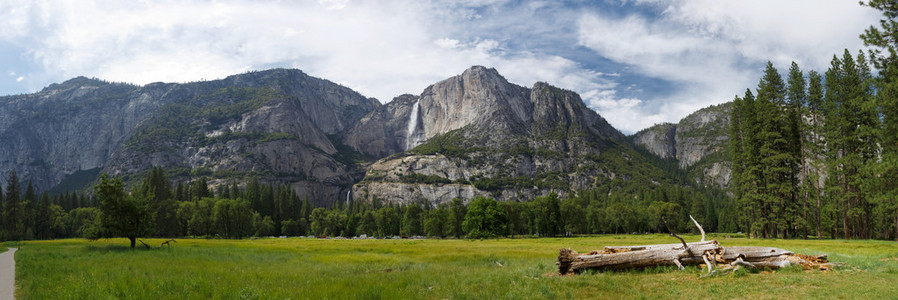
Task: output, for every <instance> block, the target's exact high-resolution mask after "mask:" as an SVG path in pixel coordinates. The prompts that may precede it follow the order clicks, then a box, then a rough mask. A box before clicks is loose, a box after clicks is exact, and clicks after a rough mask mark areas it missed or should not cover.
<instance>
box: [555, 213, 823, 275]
mask: <svg viewBox="0 0 898 300" xmlns="http://www.w3.org/2000/svg"><path fill="white" fill-rule="evenodd" d="M690 219H692V221H693V222H695V225H696V226H698V228H699V230H700V231H701V232H702V241H701V242H695V243H686V242H685V241H684V240H683V239H682V238H680V237H679V236H677V235H676V234H674V233H673V232H671V234H670V235H671V236H673V237H677V238H679V239H680V241H681V243H679V244H659V245H640V246H607V247H605V248H604V249H602V250H593V251H590V252H588V253H586V254H579V253H577V252H576V251H573V250H571V249H561V251H560V252H559V253H558V272H559V273H560V274H561V275H565V274H569V273H574V274H577V273H580V272H582V271H583V270H621V269H639V268H648V267H657V266H667V265H670V266H677V267H678V268H679V269H683V266H687V265H703V266H706V267H707V268H708V273H707V274H706V275H710V274H713V273H715V272H716V271H717V270H715V269H714V268H717V269H720V270H735V269H738V268H740V267H746V268H766V269H774V270H775V269H779V268H783V267H786V266H789V265H791V264H798V265H801V266H802V267H804V268H805V269H806V270H810V269H818V270H831V269H832V265H831V264H829V262H828V261H827V260H826V255H817V256H809V255H802V254H794V253H792V252H791V251H788V250H783V249H779V248H771V247H722V246H720V244H719V243H718V242H717V241H715V240H711V241H704V229H702V228H701V225H699V224H698V222H696V221H695V219H693V218H692V216H690ZM665 223H666V222H665Z"/></svg>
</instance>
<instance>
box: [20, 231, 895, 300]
mask: <svg viewBox="0 0 898 300" xmlns="http://www.w3.org/2000/svg"><path fill="white" fill-rule="evenodd" d="M687 240H690V241H695V240H698V238H695V237H687ZM718 241H720V242H721V244H722V245H723V246H737V245H738V246H741V245H766V246H773V247H780V248H784V249H788V250H792V251H795V252H798V253H804V254H820V253H827V254H829V256H830V260H831V261H836V262H844V263H846V264H848V265H850V267H842V268H839V269H837V270H836V271H834V272H826V273H822V272H816V271H814V272H805V271H801V270H798V269H787V270H781V271H777V272H774V273H766V272H765V273H744V272H743V273H734V274H732V273H731V274H728V275H723V276H717V277H709V278H699V274H700V270H699V269H698V268H697V267H692V268H688V269H687V270H685V271H676V270H675V269H672V268H660V269H657V270H646V271H630V272H607V273H590V274H581V275H576V276H557V275H555V274H554V272H557V271H556V267H555V259H556V256H557V255H558V249H560V248H562V247H569V248H572V249H574V250H577V251H579V252H586V251H588V250H592V249H600V248H601V247H602V246H606V245H636V244H656V243H672V242H675V240H674V239H673V238H670V237H667V236H663V235H636V236H601V237H588V238H562V239H548V238H544V239H501V240H484V241H470V240H312V239H293V238H291V239H276V238H273V239H260V240H190V239H181V240H178V243H177V244H175V246H174V247H172V248H171V249H152V250H146V249H135V250H131V249H128V248H127V240H125V239H114V240H105V241H104V240H101V241H95V242H89V241H85V240H59V241H37V242H28V243H24V244H22V245H20V248H19V251H18V252H17V253H16V283H17V285H18V290H17V293H16V294H17V297H18V298H19V299H48V298H52V299H107V298H110V299H112V298H114V299H191V298H192V299H208V298H213V299H286V298H293V299H303V298H314V299H325V298H330V299H346V298H361V299H380V298H386V299H397V298H402V299H409V298H431V299H445V298H449V299H494V298H512V299H519V298H628V299H629V298H682V299H690V298H705V299H706V298H720V297H722V298H749V299H756V298H762V299H772V298H890V297H895V295H898V285H896V284H895V282H898V244H896V243H895V242H889V241H841V240H834V241H800V240H748V239H732V238H731V239H718ZM160 242H161V240H147V243H149V244H152V245H159V243H160Z"/></svg>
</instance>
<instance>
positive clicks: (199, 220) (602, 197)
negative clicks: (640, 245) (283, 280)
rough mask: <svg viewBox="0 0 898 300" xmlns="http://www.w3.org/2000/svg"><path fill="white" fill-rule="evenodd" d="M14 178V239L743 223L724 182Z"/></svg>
mask: <svg viewBox="0 0 898 300" xmlns="http://www.w3.org/2000/svg"><path fill="white" fill-rule="evenodd" d="M7 185H8V186H9V187H10V188H9V189H8V193H7V196H6V199H5V200H4V201H3V203H4V205H3V206H2V207H3V208H4V209H3V212H4V213H3V214H2V216H3V220H4V222H6V223H3V224H4V227H3V228H4V230H3V231H2V232H0V234H2V235H3V236H2V237H3V239H10V240H20V239H51V238H64V237H87V238H104V237H127V238H129V239H131V243H132V246H133V245H134V243H135V239H136V238H138V237H181V236H195V237H221V238H243V237H249V236H281V235H285V236H305V235H315V236H345V237H353V236H360V235H363V234H364V235H368V236H398V235H401V236H429V237H441V238H445V237H454V238H463V237H469V238H484V237H495V236H517V235H530V236H564V235H573V234H595V233H634V232H638V233H644V232H666V228H665V227H664V225H663V223H662V222H663V220H669V222H670V223H671V224H673V226H674V227H675V228H677V229H676V230H678V231H681V232H683V231H689V230H692V228H693V227H692V226H691V224H689V223H688V215H689V214H691V215H693V216H695V217H696V218H697V219H699V221H700V222H702V224H704V225H705V228H706V229H708V230H711V231H714V230H724V231H736V230H737V229H738V228H737V227H734V226H735V223H733V222H728V221H727V219H729V218H732V217H733V216H728V215H727V214H725V213H718V212H732V211H733V209H732V208H731V207H727V204H726V203H728V202H727V201H722V200H721V199H726V197H725V196H724V195H723V194H722V193H721V192H719V191H717V192H713V191H710V192H700V191H696V190H694V189H691V188H685V187H677V186H657V187H654V188H653V189H649V190H646V191H645V192H642V193H638V194H636V195H632V194H629V193H611V192H609V191H608V190H598V189H597V190H593V191H586V192H581V193H579V195H578V196H576V197H572V198H569V199H560V198H559V197H557V196H556V195H555V194H551V195H548V196H545V197H537V198H535V199H531V200H530V201H527V202H498V201H496V200H493V199H490V198H485V197H479V198H475V199H472V200H471V201H470V202H469V203H467V204H466V203H465V202H464V201H463V200H461V199H454V200H452V201H451V202H449V203H442V204H439V205H435V206H434V205H429V204H428V203H427V202H424V201H422V202H420V203H413V204H406V205H400V204H383V203H381V202H380V201H374V202H373V203H368V202H350V203H348V204H347V203H336V204H335V205H334V206H333V207H313V206H312V205H311V204H310V201H309V199H300V198H299V197H298V196H297V195H296V192H295V191H294V190H293V189H292V188H290V187H288V186H286V185H280V184H262V183H259V182H258V181H255V180H253V181H249V182H247V183H245V184H243V185H242V186H243V187H242V188H241V187H240V186H238V184H237V183H232V184H230V185H221V186H220V187H219V188H218V189H217V190H214V191H213V190H210V189H209V185H208V184H207V182H206V180H205V179H202V178H201V179H197V180H195V181H194V182H191V183H189V184H187V183H177V184H173V183H172V182H171V181H170V180H169V179H168V178H167V176H166V175H165V172H164V170H163V169H161V168H158V167H156V168H153V169H151V170H150V172H149V173H148V174H147V175H146V177H145V178H144V179H143V180H141V181H140V182H138V183H135V184H133V185H132V186H131V187H130V189H128V190H126V188H125V184H124V182H123V181H122V179H121V178H110V177H109V176H107V175H105V174H103V175H101V177H100V179H99V181H98V183H97V184H96V185H95V186H94V189H93V193H92V195H93V196H91V197H86V196H81V195H77V194H67V195H61V196H56V197H50V196H48V195H47V194H46V193H44V194H43V195H41V197H35V196H34V193H33V189H31V188H27V189H26V191H25V192H24V194H22V193H20V191H19V190H18V186H19V183H18V177H17V176H16V174H15V173H14V172H13V173H11V174H10V177H9V180H8V184H7ZM19 199H21V200H19ZM16 207H17V208H18V209H14V208H16ZM12 220H18V221H15V222H13V221H12ZM718 224H721V225H720V226H718ZM727 226H729V227H727Z"/></svg>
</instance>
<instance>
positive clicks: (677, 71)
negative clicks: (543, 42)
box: [578, 0, 877, 132]
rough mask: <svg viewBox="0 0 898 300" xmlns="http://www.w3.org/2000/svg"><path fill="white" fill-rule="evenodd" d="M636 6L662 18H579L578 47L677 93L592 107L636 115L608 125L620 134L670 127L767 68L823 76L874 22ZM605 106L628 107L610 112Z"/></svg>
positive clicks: (671, 4) (700, 2)
mask: <svg viewBox="0 0 898 300" xmlns="http://www.w3.org/2000/svg"><path fill="white" fill-rule="evenodd" d="M636 3H637V5H640V6H644V7H647V8H649V9H656V10H658V11H660V12H661V13H660V17H659V18H654V19H646V18H645V17H644V16H643V15H641V14H637V13H633V14H630V15H626V16H623V17H619V16H609V15H603V14H600V13H585V14H583V15H582V16H581V17H580V19H579V20H578V25H579V31H578V34H579V43H580V44H581V45H583V46H585V47H588V48H590V49H592V50H594V51H596V52H597V53H599V54H600V55H602V56H604V57H606V58H609V59H612V60H614V61H617V62H621V63H624V64H627V65H630V66H632V67H633V68H634V70H635V71H636V72H637V73H640V74H643V75H646V76H648V77H651V78H660V79H663V80H665V81H669V82H672V84H673V85H675V86H677V89H676V90H673V91H670V93H669V94H667V95H661V96H658V97H657V98H655V99H652V101H644V102H639V103H636V104H634V102H633V101H629V99H617V100H614V99H615V98H614V93H606V94H604V97H603V98H602V99H604V100H602V101H600V102H597V103H596V104H595V106H594V107H595V108H597V109H598V110H599V111H602V112H605V111H607V112H609V113H610V114H616V113H619V112H630V113H632V114H633V115H638V116H642V117H641V118H631V119H625V120H620V121H614V122H611V123H612V124H614V125H616V126H618V127H619V128H621V129H622V130H623V131H625V132H634V131H637V130H639V129H641V128H645V127H647V126H650V125H652V124H654V123H659V122H676V121H678V120H679V118H682V117H683V116H685V115H686V114H688V113H690V112H692V111H695V110H696V109H699V108H702V107H706V106H708V105H712V104H717V103H722V102H725V101H729V100H731V99H732V98H733V96H734V95H736V94H740V93H741V92H740V91H743V90H744V89H745V88H750V87H754V86H756V85H757V81H758V78H759V76H760V72H761V68H762V67H763V63H765V62H766V61H771V62H773V63H774V64H775V65H776V66H778V67H779V68H781V71H785V69H786V68H788V66H789V64H791V62H792V61H795V62H797V63H799V65H800V66H801V67H803V68H804V69H805V70H808V69H815V70H819V71H823V70H825V69H826V68H827V65H828V62H829V60H830V58H831V57H832V55H833V54H835V53H841V51H842V49H844V48H848V49H853V51H856V50H857V49H860V48H862V47H863V44H862V43H861V41H860V40H859V39H858V38H857V35H858V34H859V33H860V32H862V31H863V29H864V28H865V27H866V26H869V25H870V24H871V23H872V22H875V20H876V19H877V16H876V12H873V11H871V10H869V9H864V8H861V7H859V6H858V5H857V4H856V3H852V2H850V1H838V0H835V1H832V0H828V1H817V0H804V1H787V2H783V1H714V0H690V1H683V0H681V1H657V0H642V1H636ZM610 101H617V102H619V103H623V104H627V105H625V106H620V105H618V106H609V105H607V104H608V103H609V102H610ZM603 103H604V104H603Z"/></svg>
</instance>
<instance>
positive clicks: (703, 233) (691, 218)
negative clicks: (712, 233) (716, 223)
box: [689, 215, 705, 242]
mask: <svg viewBox="0 0 898 300" xmlns="http://www.w3.org/2000/svg"><path fill="white" fill-rule="evenodd" d="M689 219H690V220H692V223H695V227H698V231H700V232H701V233H702V242H704V241H705V229H704V228H702V225H699V224H698V221H696V220H695V218H693V217H692V215H689Z"/></svg>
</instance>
